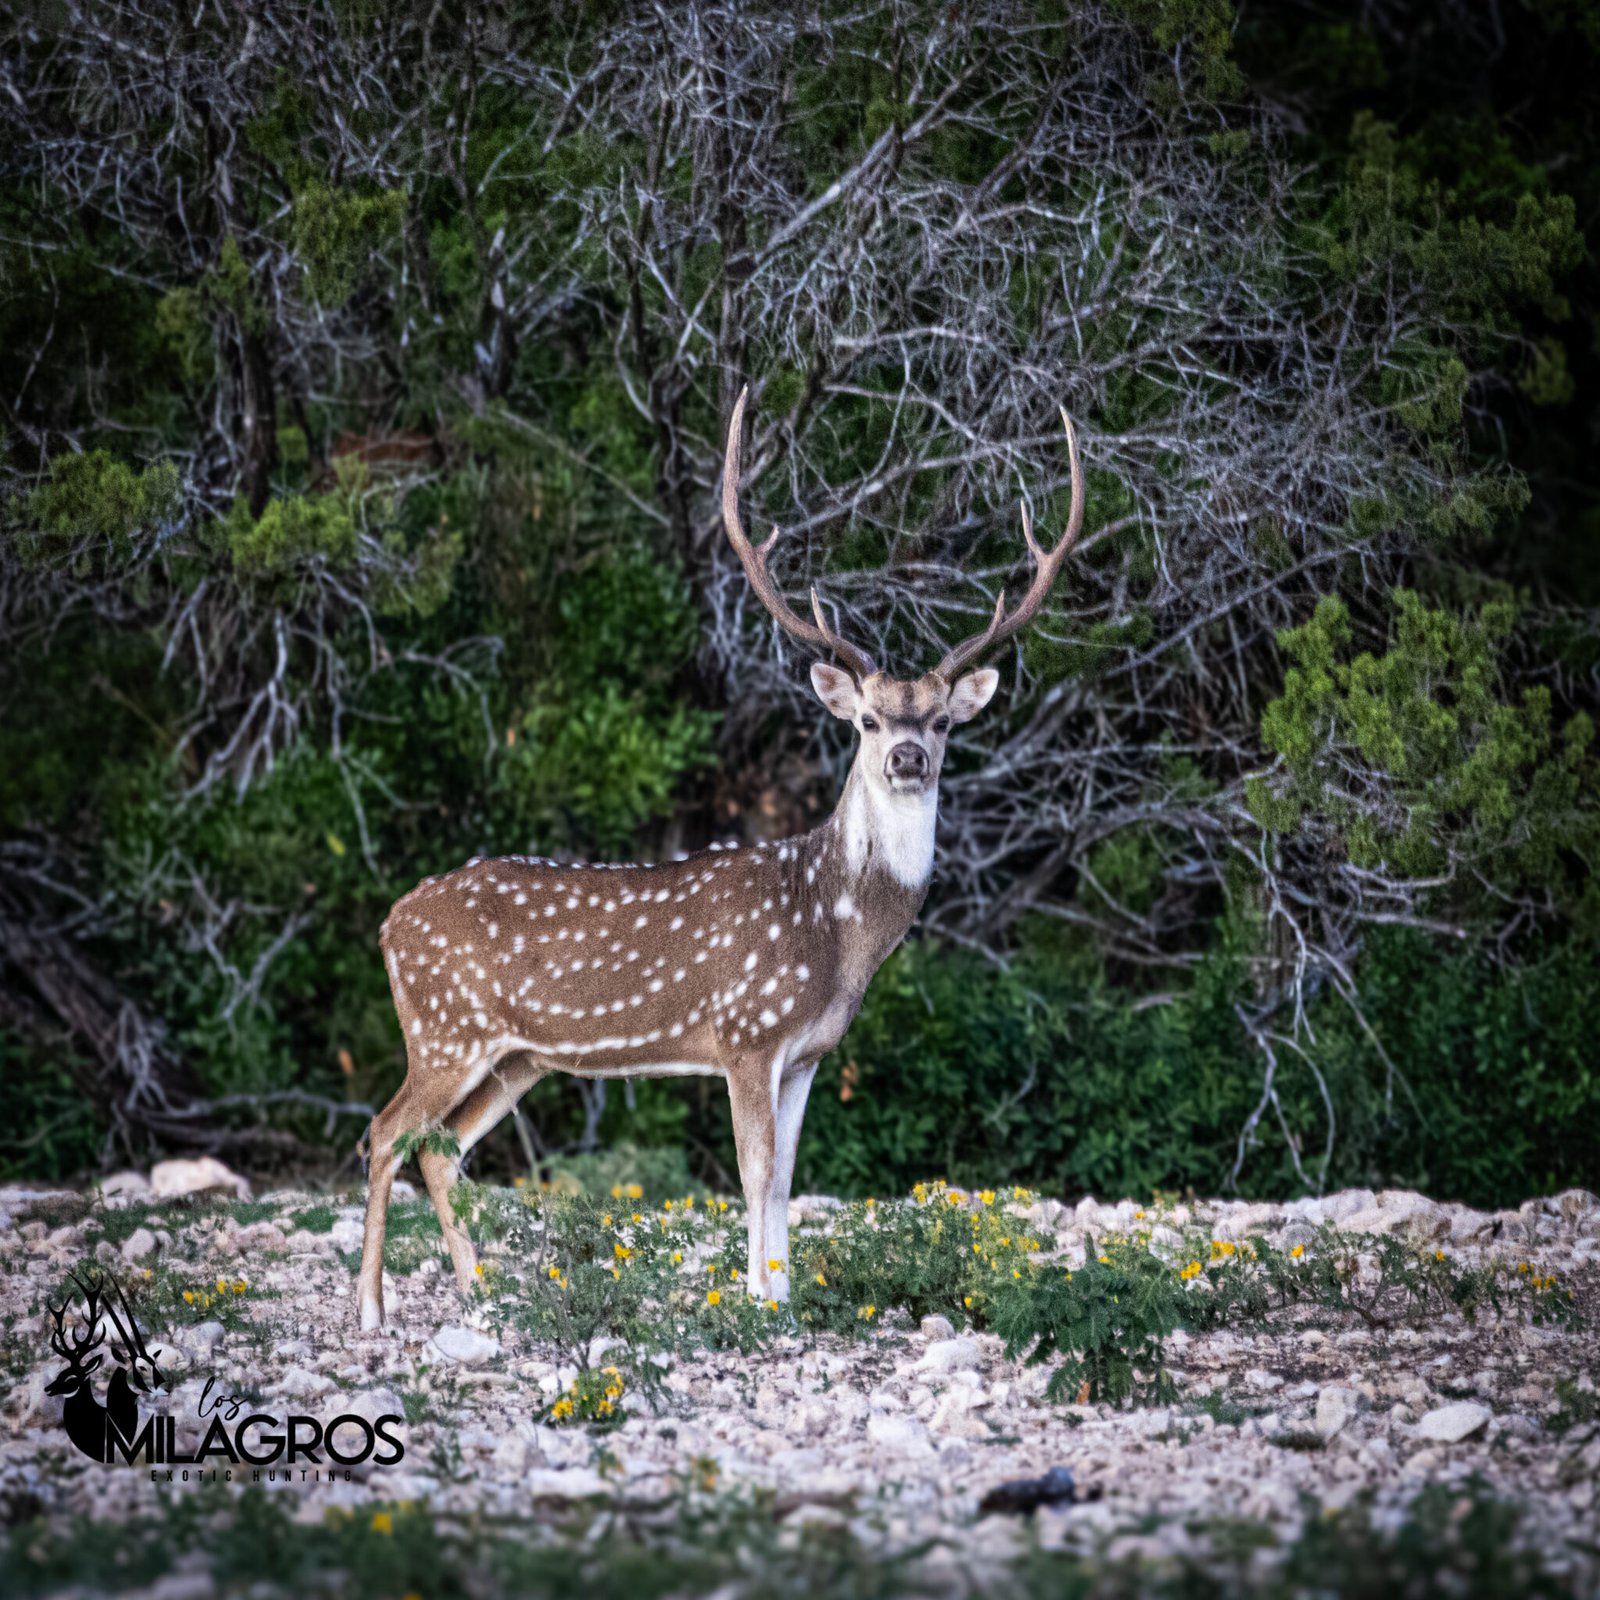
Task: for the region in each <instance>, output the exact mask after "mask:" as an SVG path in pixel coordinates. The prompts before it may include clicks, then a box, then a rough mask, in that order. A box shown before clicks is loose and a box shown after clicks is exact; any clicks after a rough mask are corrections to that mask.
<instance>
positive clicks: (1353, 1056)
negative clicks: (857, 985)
mask: <svg viewBox="0 0 1600 1600" xmlns="http://www.w3.org/2000/svg"><path fill="white" fill-rule="evenodd" d="M1035 948H1036V950H1037V954H1034V953H1032V952H1030V951H1028V950H1025V951H1024V952H1023V954H1022V957H1021V959H1019V960H1018V961H1017V962H1016V963H1014V964H1013V966H1011V967H1010V968H1009V969H1007V970H1004V971H999V970H996V969H995V968H993V967H991V966H990V965H988V964H987V963H986V962H984V961H983V960H981V959H980V958H978V957H976V956H974V955H971V954H968V953H965V952H962V951H958V950H952V949H949V948H945V947H940V946H937V945H934V944H932V943H923V944H914V945H911V946H908V947H907V948H905V949H902V950H900V951H898V952H896V954H895V955H893V956H892V957H891V958H890V960H889V962H888V963H887V964H886V965H885V967H884V968H883V970H882V971H881V972H880V973H879V974H878V976H877V978H876V979H875V980H874V982H873V984H872V986H871V987H870V988H869V989H868V991H867V995H866V999H865V1002H864V1003H863V1006H862V1009H861V1013H860V1015H859V1016H858V1018H857V1019H856V1021H855V1023H854V1025H853V1026H852V1028H851V1030H850V1033H849V1034H848V1035H847V1037H846V1039H845V1041H844V1043H843V1044H842V1045H841V1047H840V1049H839V1051H838V1052H837V1053H836V1054H835V1055H834V1056H832V1057H830V1058H829V1059H828V1060H827V1061H826V1062H825V1063H824V1064H823V1066H822V1068H821V1069H820V1071H819V1073H818V1076H817V1080H816V1083H815V1084H814V1086H813V1089H812V1095H811V1103H810V1106H809V1109H808V1113H807V1118H806V1126H805V1133H804V1135H803V1137H802V1139H801V1143H800V1162H799V1183H800V1185H801V1187H802V1188H806V1189H811V1190H815V1191H820V1192H824V1193H833V1194H840V1193H842V1194H857V1195H859V1194H864V1193H883V1192H891V1193H892V1192H895V1191H903V1190H904V1189H905V1188H906V1187H907V1186H909V1185H910V1184H911V1183H913V1182H914V1181H916V1179H917V1178H918V1177H919V1176H920V1175H921V1174H923V1173H926V1172H930V1171H933V1172H941V1173H943V1174H945V1175H946V1176H947V1177H949V1178H950V1179H952V1180H953V1181H959V1182H962V1183H967V1184H970V1183H992V1182H996V1181H1000V1180H1004V1181H1006V1182H1014V1183H1023V1184H1027V1185H1029V1186H1031V1187H1036V1188H1040V1189H1043V1190H1045V1191H1046V1192H1049V1193H1052V1194H1068V1195H1071V1194H1080V1193H1084V1192H1088V1193H1094V1194H1101V1195H1107V1194H1109V1195H1133V1196H1136V1197H1142V1196H1145V1195H1149V1194H1151V1193H1153V1192H1154V1191H1155V1190H1157V1189H1169V1188H1175V1189H1185V1188H1192V1189H1194V1190H1195V1191H1196V1192H1200V1193H1206V1194H1216V1193H1221V1192H1224V1191H1225V1190H1226V1189H1227V1187H1228V1185H1229V1181H1230V1175H1231V1169H1232V1165H1233V1161H1234V1158H1235V1153H1236V1150H1237V1145H1238V1131H1239V1129H1240V1127H1241V1126H1242V1125H1243V1124H1244V1122H1245V1120H1246V1118H1247V1117H1248V1115H1249V1112H1250V1109H1251V1107H1252V1105H1253V1103H1254V1100H1255V1097H1256V1095H1257V1094H1258V1092H1259V1082H1258V1079H1257V1077H1256V1074H1255V1072H1254V1071H1252V1070H1249V1069H1247V1068H1246V1067H1245V1066H1244V1063H1245V1062H1246V1061H1248V1060H1249V1058H1250V1056H1249V1046H1248V1042H1247V1041H1246V1040H1245V1039H1244V1038H1243V1037H1242V1031H1241V1029H1240V1025H1239V1022H1238V1018H1237V1015H1236V1014H1235V1012H1234V1010H1233V1005H1232V1002H1233V1000H1234V999H1235V998H1236V997H1240V996H1242V994H1243V992H1244V991H1243V990H1242V989H1241V987H1240V982H1241V980H1240V977H1239V975H1238V973H1237V972H1236V970H1234V969H1233V968H1231V966H1230V965H1229V963H1228V962H1227V960H1226V959H1225V957H1224V956H1221V955H1219V956H1217V957H1215V958H1213V959H1212V960H1210V961H1209V962H1208V963H1207V964H1205V965H1204V966H1203V967H1202V968H1201V970H1200V971H1199V972H1198V973H1197V975H1196V978H1195V980H1194V983H1193V985H1192V987H1191V988H1190V989H1189V990H1188V992H1186V993H1180V994H1177V995H1175V996H1172V997H1169V998H1167V999H1166V1000H1165V1001H1164V1002H1163V1003H1162V1004H1159V1005H1152V1006H1148V1007H1144V1008H1142V1009H1131V1008H1130V1007H1129V1005H1128V1003H1127V996H1126V992H1125V991H1119V990H1118V989H1116V988H1115V987H1113V986H1111V985H1110V984H1109V983H1107V982H1106V981H1105V980H1104V979H1103V978H1102V977H1100V976H1098V975H1097V974H1095V973H1094V972H1093V971H1092V969H1090V970H1089V971H1087V972H1085V971H1084V969H1083V967H1082V966H1081V964H1076V971H1075V970H1074V964H1072V963H1068V962H1065V961H1063V960H1061V958H1060V957H1059V956H1058V955H1057V954H1056V953H1055V952H1054V951H1052V950H1051V949H1050V948H1049V947H1048V946H1046V947H1044V948H1038V947H1035ZM1360 979H1361V987H1360V995H1359V998H1360V1001H1361V1005H1362V1009H1363V1011H1364V1013H1365V1015H1366V1017H1367V1018H1368V1019H1369V1021H1370V1023H1371V1025H1372V1028H1373V1032H1374V1033H1375V1034H1376V1036H1377V1039H1378V1040H1379V1041H1380V1042H1381V1044H1382V1046H1383V1050H1384V1052H1385V1053H1386V1055H1387V1057H1388V1059H1389V1060H1390V1061H1392V1062H1394V1063H1395V1066H1396V1070H1395V1073H1394V1075H1393V1076H1392V1077H1391V1075H1390V1073H1389V1069H1388V1067H1387V1065H1386V1063H1385V1060H1384V1059H1383V1057H1382V1056H1380V1055H1379V1054H1378V1052H1377V1050H1376V1048H1375V1046H1374V1043H1373V1040H1372V1038H1371V1037H1369V1035H1368V1034H1367V1033H1366V1031H1365V1030H1364V1029H1363V1028H1362V1027H1361V1026H1360V1024H1359V1023H1358V1021H1357V1020H1356V1018H1355V1016H1354V1015H1353V1013H1352V1012H1351V1011H1350V1010H1349V1008H1348V1007H1347V1006H1345V1005H1344V1003H1343V1002H1342V1001H1341V1000H1339V999H1338V998H1337V997H1336V996H1332V995H1325V996H1324V997H1323V998H1322V999H1321V1000H1320V1001H1319V1002H1318V1003H1317V1005H1316V1007H1315V1008H1314V1010H1313V1021H1314V1025H1315V1030H1316V1045H1315V1049H1314V1052H1313V1060H1314V1062H1315V1063H1316V1065H1317V1067H1318V1068H1319V1070H1320V1071H1321V1072H1322V1073H1323V1075H1324V1078H1325V1080H1326V1081H1327V1083H1328V1085H1329V1090H1330V1093H1331V1094H1332V1095H1333V1097H1334V1100H1335V1103H1336V1104H1337V1105H1338V1107H1339V1125H1338V1129H1337V1137H1336V1139H1335V1142H1334V1147H1333V1159H1332V1164H1331V1166H1329V1167H1328V1168H1327V1169H1326V1170H1323V1169H1322V1167H1321V1165H1320V1163H1319V1161H1318V1160H1317V1159H1315V1156H1314V1155H1313V1154H1312V1153H1313V1152H1317V1151H1319V1150H1320V1146H1321V1143H1322V1139H1323V1134H1324V1130H1325V1127H1326V1123H1325V1120H1324V1119H1325V1116H1326V1109H1325V1106H1324V1105H1323V1102H1322V1099H1321V1094H1320V1091H1319V1089H1318V1086H1317V1084H1316V1081H1315V1079H1314V1078H1313V1077H1312V1076H1311V1074H1310V1072H1309V1071H1305V1072H1302V1073H1299V1074H1296V1072H1295V1070H1294V1066H1293V1064H1292V1063H1290V1064H1286V1066H1285V1068H1284V1070H1283V1073H1282V1074H1281V1075H1280V1078H1279V1080H1278V1088H1279V1093H1280V1095H1281V1096H1282V1098H1283V1100H1284V1104H1285V1108H1286V1114H1287V1117H1288V1121H1289V1125H1290V1128H1291V1129H1292V1130H1293V1131H1294V1132H1295V1134H1296V1136H1297V1137H1298V1138H1299V1139H1300V1140H1301V1148H1302V1151H1303V1152H1305V1154H1304V1156H1303V1160H1304V1162H1305V1165H1306V1167H1307V1169H1308V1172H1309V1173H1311V1174H1312V1175H1314V1176H1315V1177H1317V1178H1320V1180H1321V1181H1322V1183H1323V1184H1324V1185H1325V1186H1326V1187H1341V1186H1350V1185H1363V1184H1365V1185H1371V1186H1378V1187H1381V1186H1384V1185H1396V1184H1398V1185H1401V1186H1406V1187H1415V1188H1421V1189H1425V1190H1427V1191H1428V1192H1430V1193H1434V1194H1438V1195H1441V1196H1448V1197H1450V1198H1454V1199H1459V1200H1463V1201H1466V1202H1468V1203H1471V1204H1474V1205H1481V1206H1490V1207H1493V1206H1496V1205H1502V1204H1505V1203H1506V1202H1507V1201H1510V1200H1520V1199H1522V1198H1525V1197H1526V1196H1527V1195H1530V1194H1538V1193H1554V1192H1557V1191H1559V1190H1561V1189H1563V1188H1567V1187H1570V1186H1572V1185H1586V1186H1590V1187H1592V1186H1593V1185H1594V1184H1595V1183H1596V1181H1597V1169H1596V1165H1595V1154H1594V1153H1595V1151H1596V1150H1597V1149H1600V1076H1597V1074H1596V1072H1595V1070H1594V1066H1593V1062H1592V1054H1593V1053H1592V1050H1591V1049H1590V1047H1589V1040H1590V1039H1592V1038H1593V1037H1594V1035H1595V1033H1596V1031H1597V1030H1600V973H1597V972H1596V969H1595V967H1594V963H1593V961H1592V958H1591V952H1590V950H1589V948H1588V946H1587V944H1586V943H1585V942H1583V941H1581V940H1578V939H1573V940H1572V941H1570V942H1567V943H1562V944H1555V945H1551V946H1548V947H1545V948H1544V949H1542V950H1541V951H1538V952H1530V954H1529V956H1528V957H1527V958H1526V959H1525V960H1524V961H1523V962H1522V963H1520V964H1518V965H1515V966H1507V967H1499V968H1497V967H1495V966H1493V965H1491V964H1490V962H1489V961H1488V960H1487V958H1486V957H1484V956H1482V955H1479V954H1476V953H1461V954H1454V955H1452V954H1449V953H1446V952H1443V951H1441V950H1440V949H1439V947H1438V946H1437V945H1435V944H1433V943H1432V942H1430V941H1429V940H1428V939H1427V938H1425V937H1424V936H1422V935H1419V934H1416V933H1412V932H1408V931H1404V930H1399V929H1394V930H1383V931H1381V932H1380V933H1379V934H1377V935H1375V936H1374V937H1373V938H1372V939H1371V940H1370V941H1369V944H1368V948H1367V952H1366V956H1365V960H1364V962H1363V965H1362V968H1361V973H1360ZM716 1109H717V1111H718V1112H719V1113H720V1107H717V1108H716ZM724 1126H725V1125H713V1126H712V1127H710V1128H708V1129H707V1133H708V1135H709V1136H711V1137H721V1138H722V1139H723V1141H724V1147H725V1148H726V1140H727V1136H726V1133H725V1132H724V1131H723V1128H724ZM728 1159H729V1160H730V1161H731V1154H730V1156H729V1158H728ZM1298 1183H1299V1180H1298V1179H1297V1177H1296V1175H1295V1172H1294V1167H1293V1163H1292V1161H1291V1159H1290V1155H1289V1152H1288V1151H1287V1149H1286V1148H1285V1147H1284V1146H1283V1144H1282V1143H1281V1139H1280V1138H1279V1136H1278V1135H1277V1134H1276V1133H1273V1132H1269V1131H1268V1130H1265V1129H1263V1130H1262V1131H1261V1133H1260V1135H1259V1143H1258V1144H1257V1145H1256V1146H1255V1147H1253V1148H1252V1149H1251V1150H1249V1151H1248V1152H1247V1160H1246V1163H1245V1166H1244V1169H1243V1172H1242V1174H1241V1180H1240V1184H1241V1189H1242V1190H1243V1192H1245V1193H1247V1194H1262V1195H1279V1194H1283V1193H1285V1192H1292V1191H1293V1190H1294V1189H1295V1188H1297V1187H1298Z"/></svg>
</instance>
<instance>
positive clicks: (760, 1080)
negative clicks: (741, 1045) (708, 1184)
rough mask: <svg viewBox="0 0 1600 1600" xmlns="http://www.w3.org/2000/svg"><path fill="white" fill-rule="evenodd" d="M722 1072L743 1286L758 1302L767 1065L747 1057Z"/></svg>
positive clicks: (766, 1178)
mask: <svg viewBox="0 0 1600 1600" xmlns="http://www.w3.org/2000/svg"><path fill="white" fill-rule="evenodd" d="M742 1065H743V1068H744V1070H743V1071H740V1070H739V1069H738V1068H735V1069H733V1070H732V1071H730V1072H729V1073H728V1100H729V1102H730V1105H731V1107H732V1111H733V1142H734V1147H735V1149H736V1150H737V1151H738V1153H739V1182H740V1184H741V1185H742V1186H743V1188H744V1208H745V1228H746V1237H747V1239H748V1241H749V1249H750V1264H749V1275H748V1280H747V1283H746V1287H747V1288H748V1290H749V1292H750V1293H751V1294H752V1295H753V1296H755V1298H757V1299H758V1300H764V1299H766V1297H767V1245H766V1216H767V1201H768V1198H769V1196H770V1195H771V1193H772V1174H773V1169H774V1164H775V1163H774V1146H775V1141H776V1119H775V1116H774V1111H773V1098H774V1097H773V1093H772V1081H771V1078H770V1076H769V1073H768V1069H767V1063H766V1062H764V1061H759V1060H751V1061H746V1062H744V1063H742Z"/></svg>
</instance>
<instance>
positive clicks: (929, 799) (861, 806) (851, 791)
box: [825, 757, 939, 904]
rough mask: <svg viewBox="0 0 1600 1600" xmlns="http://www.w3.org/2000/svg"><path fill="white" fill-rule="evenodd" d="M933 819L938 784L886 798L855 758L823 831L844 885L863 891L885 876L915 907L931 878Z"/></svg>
mask: <svg viewBox="0 0 1600 1600" xmlns="http://www.w3.org/2000/svg"><path fill="white" fill-rule="evenodd" d="M938 818H939V789H938V785H937V784H935V785H934V787H933V788H931V789H930V790H928V792H927V793H926V794H919V795H895V794H889V793H888V792H887V791H885V790H884V789H882V788H881V787H880V786H879V785H878V784H875V783H873V782H872V781H871V780H870V779H869V778H868V777H867V775H866V773H865V772H864V771H863V770H862V767H861V761H860V758H859V757H858V758H857V760H856V762H855V765H854V766H852V767H851V769H850V776H849V778H848V779H847V780H846V782H845V786H844V793H843V794H842V795H841V796H840V797H839V804H838V807H837V809H836V810H835V811H834V813H833V816H832V817H831V818H830V819H829V821H828V823H827V824H826V830H825V831H827V832H829V833H830V834H831V835H832V838H831V840H830V842H831V843H832V844H833V846H834V847H835V849H836V850H837V851H838V861H839V868H840V870H841V871H842V874H843V875H844V877H845V878H846V879H847V880H848V879H854V880H857V881H858V882H860V883H861V884H862V885H863V886H865V885H866V884H867V883H868V882H869V881H870V880H872V879H874V878H875V877H878V876H887V877H888V878H889V879H890V880H891V882H892V883H893V885H894V886H895V887H896V888H897V889H901V890H904V891H907V892H909V893H912V894H915V895H916V896H917V901H918V904H920V903H921V899H922V896H923V895H924V894H925V893H926V891H927V887H928V880H929V878H930V877H931V876H932V875H933V836H934V829H935V826H936V824H937V822H938Z"/></svg>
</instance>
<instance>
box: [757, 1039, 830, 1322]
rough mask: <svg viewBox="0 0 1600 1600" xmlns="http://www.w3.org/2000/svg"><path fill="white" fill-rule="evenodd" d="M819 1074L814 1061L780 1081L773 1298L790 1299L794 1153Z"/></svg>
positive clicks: (770, 1250) (772, 1204)
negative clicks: (790, 1221)
mask: <svg viewBox="0 0 1600 1600" xmlns="http://www.w3.org/2000/svg"><path fill="white" fill-rule="evenodd" d="M816 1074H817V1064H816V1062H815V1061H811V1062H806V1063H803V1064H801V1065H799V1066H796V1067H793V1068H791V1069H790V1070H789V1072H788V1073H786V1074H785V1075H784V1077H783V1079H782V1081H781V1082H780V1083H779V1084H778V1112H777V1125H776V1129H775V1148H774V1156H773V1163H772V1191H771V1193H770V1194H769V1195H768V1197H767V1216H766V1233H767V1238H766V1246H765V1248H766V1257H765V1264H766V1268H767V1293H768V1295H769V1297H770V1298H771V1299H773V1300H787V1299H788V1298H789V1190H790V1188H791V1187H792V1186H793V1184H794V1163H795V1156H796V1154H797V1153H798V1151H799V1149H800V1125H801V1123H802V1122H803V1121H804V1120H805V1115H806V1097H807V1096H808V1095H809V1094H810V1093H811V1080H812V1079H813V1078H814V1077H815V1076H816Z"/></svg>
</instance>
